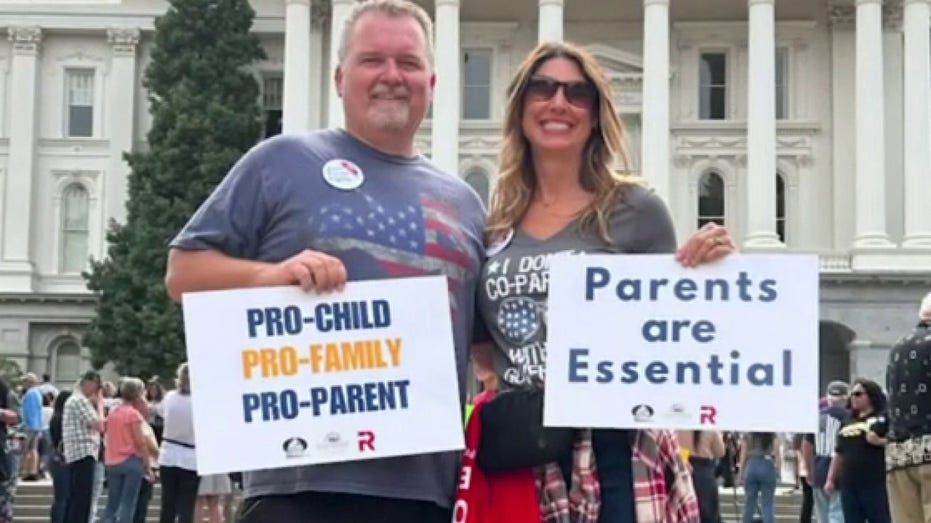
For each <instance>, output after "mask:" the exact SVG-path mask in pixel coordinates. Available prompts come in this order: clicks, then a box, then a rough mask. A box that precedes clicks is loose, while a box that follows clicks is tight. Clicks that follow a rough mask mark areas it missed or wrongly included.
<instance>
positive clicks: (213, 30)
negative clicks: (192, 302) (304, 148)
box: [84, 0, 264, 377]
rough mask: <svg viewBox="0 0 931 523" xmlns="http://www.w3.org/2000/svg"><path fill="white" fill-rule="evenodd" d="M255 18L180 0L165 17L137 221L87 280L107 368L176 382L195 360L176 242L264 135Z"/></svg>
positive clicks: (133, 197)
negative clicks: (174, 261) (169, 264)
mask: <svg viewBox="0 0 931 523" xmlns="http://www.w3.org/2000/svg"><path fill="white" fill-rule="evenodd" d="M254 16H255V13H254V11H253V9H252V7H251V6H250V5H249V2H248V0H171V2H170V5H169V8H168V11H167V12H166V13H165V14H164V15H163V16H161V17H159V18H158V19H157V20H156V23H155V28H156V32H155V42H154V48H153V50H152V61H151V64H150V65H149V67H148V68H147V69H146V71H145V78H144V86H145V88H146V90H147V93H148V98H149V103H150V111H151V114H152V127H151V129H150V131H149V133H148V140H147V142H148V147H147V148H146V149H145V150H140V151H135V152H132V153H128V154H126V155H125V158H126V160H127V162H128V163H129V166H130V169H131V173H130V175H129V180H128V187H129V189H128V190H129V194H128V201H127V204H126V211H127V218H126V223H125V224H119V223H115V222H111V223H110V224H109V228H108V231H107V240H108V242H109V248H108V256H107V258H105V259H103V260H93V261H92V262H91V269H90V270H89V271H88V272H87V273H85V275H84V276H85V279H86V280H87V284H88V288H89V289H90V290H91V291H93V292H94V293H95V294H96V295H97V297H98V304H97V308H96V315H95V317H94V319H93V320H92V321H91V322H90V324H89V325H88V328H87V330H86V332H85V335H84V344H85V345H86V346H87V347H89V348H90V350H91V355H92V363H93V365H94V366H95V367H96V368H100V367H102V366H103V365H104V364H106V363H107V362H113V363H114V364H115V366H116V370H117V372H119V373H121V374H124V375H135V376H141V377H148V376H151V375H155V374H161V375H163V376H165V375H172V373H173V371H174V368H175V367H176V366H177V365H178V364H179V363H180V362H181V361H183V360H184V359H185V347H184V331H183V326H182V321H181V309H180V306H179V305H177V304H175V303H173V302H172V301H171V300H170V299H169V298H168V296H167V294H166V291H165V286H164V275H165V264H166V259H167V253H168V243H169V242H170V241H171V239H172V238H173V237H174V236H175V235H176V234H177V233H178V231H179V230H180V229H181V227H183V225H184V224H185V223H186V221H187V220H188V219H189V218H190V216H191V215H192V214H193V212H194V211H195V210H196V209H197V207H198V206H199V205H200V203H201V202H202V201H203V200H204V199H205V198H206V197H207V196H208V195H209V194H210V192H211V191H212V190H213V189H214V187H215V186H216V185H217V184H218V183H219V182H220V180H221V179H222V178H223V176H224V175H225V174H226V172H227V170H228V169H229V168H230V166H232V164H233V163H234V162H235V161H236V160H237V159H238V158H239V157H240V156H241V155H242V154H243V153H245V152H246V151H247V150H248V149H249V148H250V147H251V146H253V145H254V144H255V143H256V141H257V140H258V138H259V136H260V133H261V126H260V123H259V122H260V120H259V115H260V110H259V106H258V84H257V82H256V80H255V77H254V76H253V75H252V74H251V73H250V72H249V70H248V67H249V66H250V65H251V64H253V63H254V62H255V61H256V60H259V59H262V58H264V52H263V51H262V48H261V46H260V45H259V41H258V38H257V37H256V36H255V35H254V34H252V33H250V29H251V27H252V22H253V19H254Z"/></svg>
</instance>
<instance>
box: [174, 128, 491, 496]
mask: <svg viewBox="0 0 931 523" xmlns="http://www.w3.org/2000/svg"><path fill="white" fill-rule="evenodd" d="M357 176H358V177H361V181H362V183H361V185H359V186H358V187H355V185H356V184H357V183H358V181H359V179H356V178H355V177H357ZM334 185H335V186H334ZM484 227H485V211H484V208H483V206H482V204H481V201H480V200H479V198H478V196H477V195H476V194H475V192H474V191H472V189H470V188H469V186H468V185H466V184H465V182H463V181H462V180H460V179H459V178H457V177H456V176H453V175H450V174H446V173H443V172H441V171H440V170H439V169H438V168H437V167H436V166H435V165H434V164H432V163H431V162H429V161H428V160H426V159H424V158H423V157H420V156H417V157H399V156H391V155H388V154H384V153H382V152H380V151H377V150H376V149H374V148H372V147H370V146H368V145H366V144H365V143H363V142H361V141H359V140H357V139H356V138H354V137H353V136H351V135H349V134H348V133H346V132H345V131H319V132H313V133H307V134H302V135H285V136H278V137H275V138H272V139H269V140H267V141H265V142H263V143H261V144H259V145H257V146H256V147H254V148H253V149H252V150H251V151H250V152H249V153H248V154H246V155H245V156H244V157H243V158H242V159H241V160H240V161H239V162H238V163H237V164H236V165H235V166H234V167H233V168H232V170H231V171H230V173H229V174H228V175H227V176H226V178H225V179H224V180H223V182H222V183H221V184H220V185H219V186H218V187H217V189H216V190H215V191H214V193H213V194H212V195H211V196H210V198H209V199H208V200H207V201H206V202H205V203H204V204H203V205H202V206H201V208H200V209H199V210H198V211H197V212H196V213H195V215H194V216H193V217H192V218H191V220H190V222H189V223H188V224H187V225H186V226H185V227H184V229H183V230H182V231H181V232H180V234H178V236H177V237H176V238H175V239H174V241H173V242H172V246H173V247H178V248H181V249H193V250H200V249H215V250H218V251H220V252H223V253H225V254H227V255H229V256H232V257H235V258H242V259H250V260H262V261H267V262H279V261H282V260H285V259H287V258H290V257H291V256H294V255H296V254H298V253H300V252H301V251H303V250H304V249H311V250H315V251H322V252H326V253H328V254H330V255H332V256H336V257H337V258H339V259H340V260H342V262H343V264H344V265H345V266H346V270H347V272H348V274H349V280H351V281H357V280H374V279H386V278H399V277H407V276H423V275H445V276H446V277H447V279H448V281H449V289H450V304H451V308H452V310H451V311H449V312H444V311H437V314H445V313H450V314H452V316H453V330H454V332H453V339H454V341H455V350H456V365H457V369H456V370H457V372H458V376H459V386H460V400H461V401H464V398H465V383H466V379H465V376H466V365H467V356H468V347H469V344H470V343H471V336H472V332H473V327H474V325H473V321H474V314H475V313H474V311H475V285H476V283H477V279H478V274H479V270H480V266H481V261H482V258H483V256H484V247H483V242H482V234H483V232H484ZM425 320H428V318H425ZM195 394H196V391H195ZM242 452H249V449H242ZM458 465H459V455H458V453H438V454H425V455H417V456H409V457H399V458H386V459H378V460H369V461H357V462H350V463H340V464H331V465H317V466H307V467H295V468H287V469H275V470H263V471H255V472H247V473H245V474H244V480H245V494H246V496H247V497H253V496H257V495H269V494H291V493H296V492H303V491H322V492H343V493H352V494H364V495H371V496H381V497H389V498H402V499H417V500H426V501H432V502H435V503H437V504H439V505H441V506H446V507H448V506H450V504H451V500H452V496H453V494H454V492H455V479H456V475H457V472H458Z"/></svg>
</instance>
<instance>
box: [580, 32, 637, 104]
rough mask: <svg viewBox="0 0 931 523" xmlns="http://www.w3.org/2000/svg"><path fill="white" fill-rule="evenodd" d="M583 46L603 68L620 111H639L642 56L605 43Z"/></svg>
mask: <svg viewBox="0 0 931 523" xmlns="http://www.w3.org/2000/svg"><path fill="white" fill-rule="evenodd" d="M585 48H586V50H587V51H588V52H589V53H591V54H592V56H594V57H595V59H596V60H598V63H599V64H600V65H601V67H602V68H604V70H605V74H606V75H607V76H608V81H610V82H611V89H612V90H613V91H614V102H615V104H616V105H617V106H618V109H619V110H620V112H622V113H639V112H640V106H641V105H642V100H643V94H642V93H643V58H642V57H640V56H638V55H636V54H634V53H631V52H629V51H624V50H622V49H618V48H616V47H612V46H610V45H605V44H591V45H588V46H586V47H585Z"/></svg>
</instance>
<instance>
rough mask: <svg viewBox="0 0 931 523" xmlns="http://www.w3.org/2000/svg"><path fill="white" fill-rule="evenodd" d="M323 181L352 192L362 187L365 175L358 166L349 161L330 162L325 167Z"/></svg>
mask: <svg viewBox="0 0 931 523" xmlns="http://www.w3.org/2000/svg"><path fill="white" fill-rule="evenodd" d="M323 179H324V180H326V182H327V183H328V184H330V185H331V186H332V187H336V188H337V189H342V190H344V191H352V190H354V189H358V188H359V187H361V186H362V182H364V181H365V175H364V174H363V173H362V169H360V168H359V166H358V165H356V164H354V163H352V162H350V161H349V160H342V159H337V160H330V161H329V162H327V163H325V164H324V165H323Z"/></svg>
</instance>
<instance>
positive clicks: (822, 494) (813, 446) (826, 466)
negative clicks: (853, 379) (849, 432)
mask: <svg viewBox="0 0 931 523" xmlns="http://www.w3.org/2000/svg"><path fill="white" fill-rule="evenodd" d="M849 393H850V385H848V384H847V383H846V382H844V381H832V382H831V383H830V384H828V387H827V390H826V395H825V403H826V405H825V407H824V408H823V409H821V412H820V413H819V415H818V434H808V435H806V436H805V440H804V441H803V442H802V454H803V456H804V459H805V465H806V468H807V469H808V470H809V474H808V477H807V478H806V481H808V482H809V484H810V485H811V487H812V491H813V494H814V498H815V514H816V515H817V517H818V523H843V522H844V512H843V508H842V507H841V498H840V492H837V491H833V492H830V493H828V492H826V491H825V489H824V485H825V483H826V481H827V478H828V471H829V470H830V469H831V460H832V459H833V457H834V446H835V444H836V443H837V434H838V432H840V429H841V426H842V425H843V424H844V421H845V420H846V419H847V418H848V417H849V416H850V412H849V411H848V410H847V396H848V395H849Z"/></svg>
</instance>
